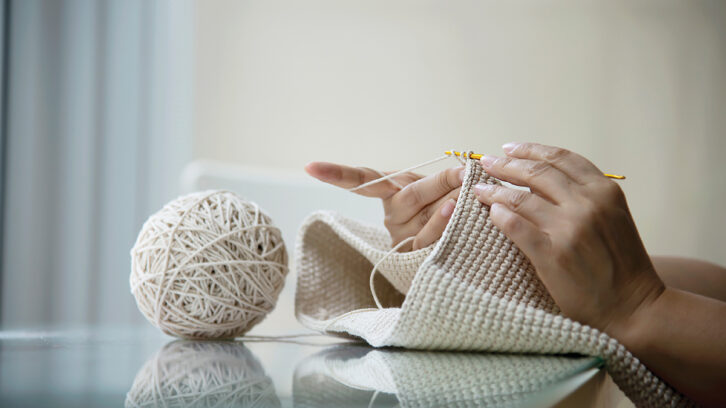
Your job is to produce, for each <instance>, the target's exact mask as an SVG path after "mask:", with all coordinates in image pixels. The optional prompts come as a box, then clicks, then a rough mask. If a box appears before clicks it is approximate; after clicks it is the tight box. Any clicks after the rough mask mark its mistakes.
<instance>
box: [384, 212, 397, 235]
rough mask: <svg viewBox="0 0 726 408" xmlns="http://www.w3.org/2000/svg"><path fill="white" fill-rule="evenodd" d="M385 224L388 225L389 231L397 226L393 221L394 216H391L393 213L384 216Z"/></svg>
mask: <svg viewBox="0 0 726 408" xmlns="http://www.w3.org/2000/svg"><path fill="white" fill-rule="evenodd" d="M383 226H384V227H386V229H387V230H389V231H390V230H391V229H393V228H394V227H395V226H396V223H394V222H393V216H391V214H386V215H385V216H384V217H383Z"/></svg>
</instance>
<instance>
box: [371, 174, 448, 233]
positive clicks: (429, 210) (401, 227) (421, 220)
mask: <svg viewBox="0 0 726 408" xmlns="http://www.w3.org/2000/svg"><path fill="white" fill-rule="evenodd" d="M460 192H461V187H458V188H456V189H455V190H453V191H451V192H449V194H447V195H445V196H443V197H441V198H439V199H438V200H436V201H435V202H434V203H431V204H429V205H427V206H426V207H424V208H422V209H421V211H419V212H418V213H417V214H416V215H414V216H413V218H411V219H410V220H408V221H406V222H405V223H403V224H395V223H393V222H392V221H391V218H392V217H390V216H389V214H387V215H386V219H385V221H384V223H385V224H386V227H387V228H388V229H389V231H395V234H394V233H392V234H391V236H392V237H393V238H394V240H403V239H404V238H406V237H411V236H415V235H417V234H418V233H419V232H420V231H421V229H423V228H424V227H426V225H427V224H428V223H429V222H430V221H431V219H432V218H433V217H434V216H435V213H436V211H437V210H439V209H440V208H441V206H442V205H444V203H446V202H447V201H449V200H456V199H457V198H458V197H459V193H460ZM441 231H442V232H443V230H441Z"/></svg>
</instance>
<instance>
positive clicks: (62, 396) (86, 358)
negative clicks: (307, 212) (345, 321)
mask: <svg viewBox="0 0 726 408" xmlns="http://www.w3.org/2000/svg"><path fill="white" fill-rule="evenodd" d="M601 364H602V363H601V361H600V360H599V359H597V358H591V357H581V356H538V355H506V354H486V353H456V352H424V351H412V350H401V349H373V348H370V347H368V346H366V345H364V344H360V343H350V342H341V341H340V340H339V339H334V338H331V337H322V336H319V337H303V338H300V339H295V340H291V341H274V342H272V341H259V339H257V341H247V342H242V341H214V342H212V341H210V342H203V341H185V340H174V339H171V338H169V337H166V336H163V335H160V334H158V333H156V332H151V331H149V330H140V329H121V328H115V329H83V330H76V331H46V332H39V331H31V332H19V331H13V332H7V331H6V332H0V406H33V407H36V406H54V407H63V406H74V407H82V406H126V407H156V406H158V407H340V406H343V407H345V406H350V407H397V406H400V407H439V406H494V407H504V406H507V407H509V406H525V407H527V406H528V407H539V406H552V405H554V404H557V403H558V402H560V401H561V400H563V399H571V398H570V396H571V395H573V393H574V394H576V393H578V392H579V393H581V390H582V389H584V388H585V387H584V386H583V384H586V383H589V382H591V379H592V378H594V376H595V375H596V374H597V375H600V374H602V370H600V366H601ZM572 406H576V405H572Z"/></svg>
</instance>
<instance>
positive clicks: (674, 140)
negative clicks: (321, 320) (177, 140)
mask: <svg viewBox="0 0 726 408" xmlns="http://www.w3.org/2000/svg"><path fill="white" fill-rule="evenodd" d="M724 4H725V3H724V2H720V1H712V2H709V1H667V0H654V1H601V2H594V1H562V0H558V1H541V0H531V1H508V2H493V1H491V2H481V1H403V0H397V1H391V0H385V1H384V0H354V1H353V0H351V1H339V0H313V1H292V0H284V1H269V0H265V1H262V0H258V1H242V2H240V1H232V0H215V1H209V0H206V1H200V2H198V3H197V6H196V8H197V10H196V12H197V13H196V19H197V20H196V30H197V31H196V32H197V34H196V40H197V42H196V61H197V64H196V74H195V75H196V86H195V93H196V103H197V104H196V110H195V118H194V121H195V156H196V157H197V158H208V159H215V160H220V161H227V162H234V163H240V164H245V165H249V166H263V167H268V168H272V167H275V168H278V169H289V171H291V172H300V171H301V167H302V166H303V165H304V164H305V163H306V162H308V161H312V160H331V161H340V162H346V163H354V164H361V165H367V166H371V167H377V168H381V169H395V168H400V167H404V166H407V165H410V164H414V163H417V162H421V161H424V160H427V159H429V158H431V157H434V156H436V155H438V154H440V152H441V151H442V150H444V149H446V148H449V147H456V148H462V149H463V148H466V149H472V150H476V151H480V152H489V153H497V152H499V151H500V150H499V146H500V145H501V144H502V143H504V142H507V141H510V140H529V141H538V142H542V143H547V144H554V145H559V146H564V147H567V148H569V149H572V150H574V151H577V152H580V153H582V154H583V155H585V156H587V157H589V158H590V159H591V160H592V161H593V162H595V163H596V164H597V165H599V166H600V167H601V168H602V169H603V170H606V171H609V172H617V173H623V174H626V175H627V176H628V180H626V181H624V182H623V183H622V186H623V188H624V189H625V191H626V193H627V195H628V198H629V201H630V205H631V209H632V211H633V214H634V216H635V219H636V222H637V223H638V225H639V226H640V229H641V233H642V235H643V237H644V239H645V241H646V245H647V246H648V248H649V249H650V250H651V251H652V252H657V253H672V254H680V255H690V256H697V257H701V258H706V259H710V260H712V261H717V262H720V263H722V264H726V216H724V214H723V212H722V210H723V208H725V207H726V182H725V181H724V173H726V172H725V170H726V165H725V164H724V159H723V156H724V154H726V130H725V129H726V6H725V5H724Z"/></svg>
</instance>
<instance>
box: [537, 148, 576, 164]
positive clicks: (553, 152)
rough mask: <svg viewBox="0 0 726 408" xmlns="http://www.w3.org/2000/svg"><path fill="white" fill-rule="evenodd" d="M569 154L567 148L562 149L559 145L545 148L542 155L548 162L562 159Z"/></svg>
mask: <svg viewBox="0 0 726 408" xmlns="http://www.w3.org/2000/svg"><path fill="white" fill-rule="evenodd" d="M569 155H570V151H569V150H567V149H563V148H561V147H553V148H551V149H547V150H546V151H545V152H544V154H543V155H542V156H543V157H544V159H545V160H547V161H548V162H550V163H555V162H558V161H562V160H563V159H564V158H566V157H567V156H569Z"/></svg>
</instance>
